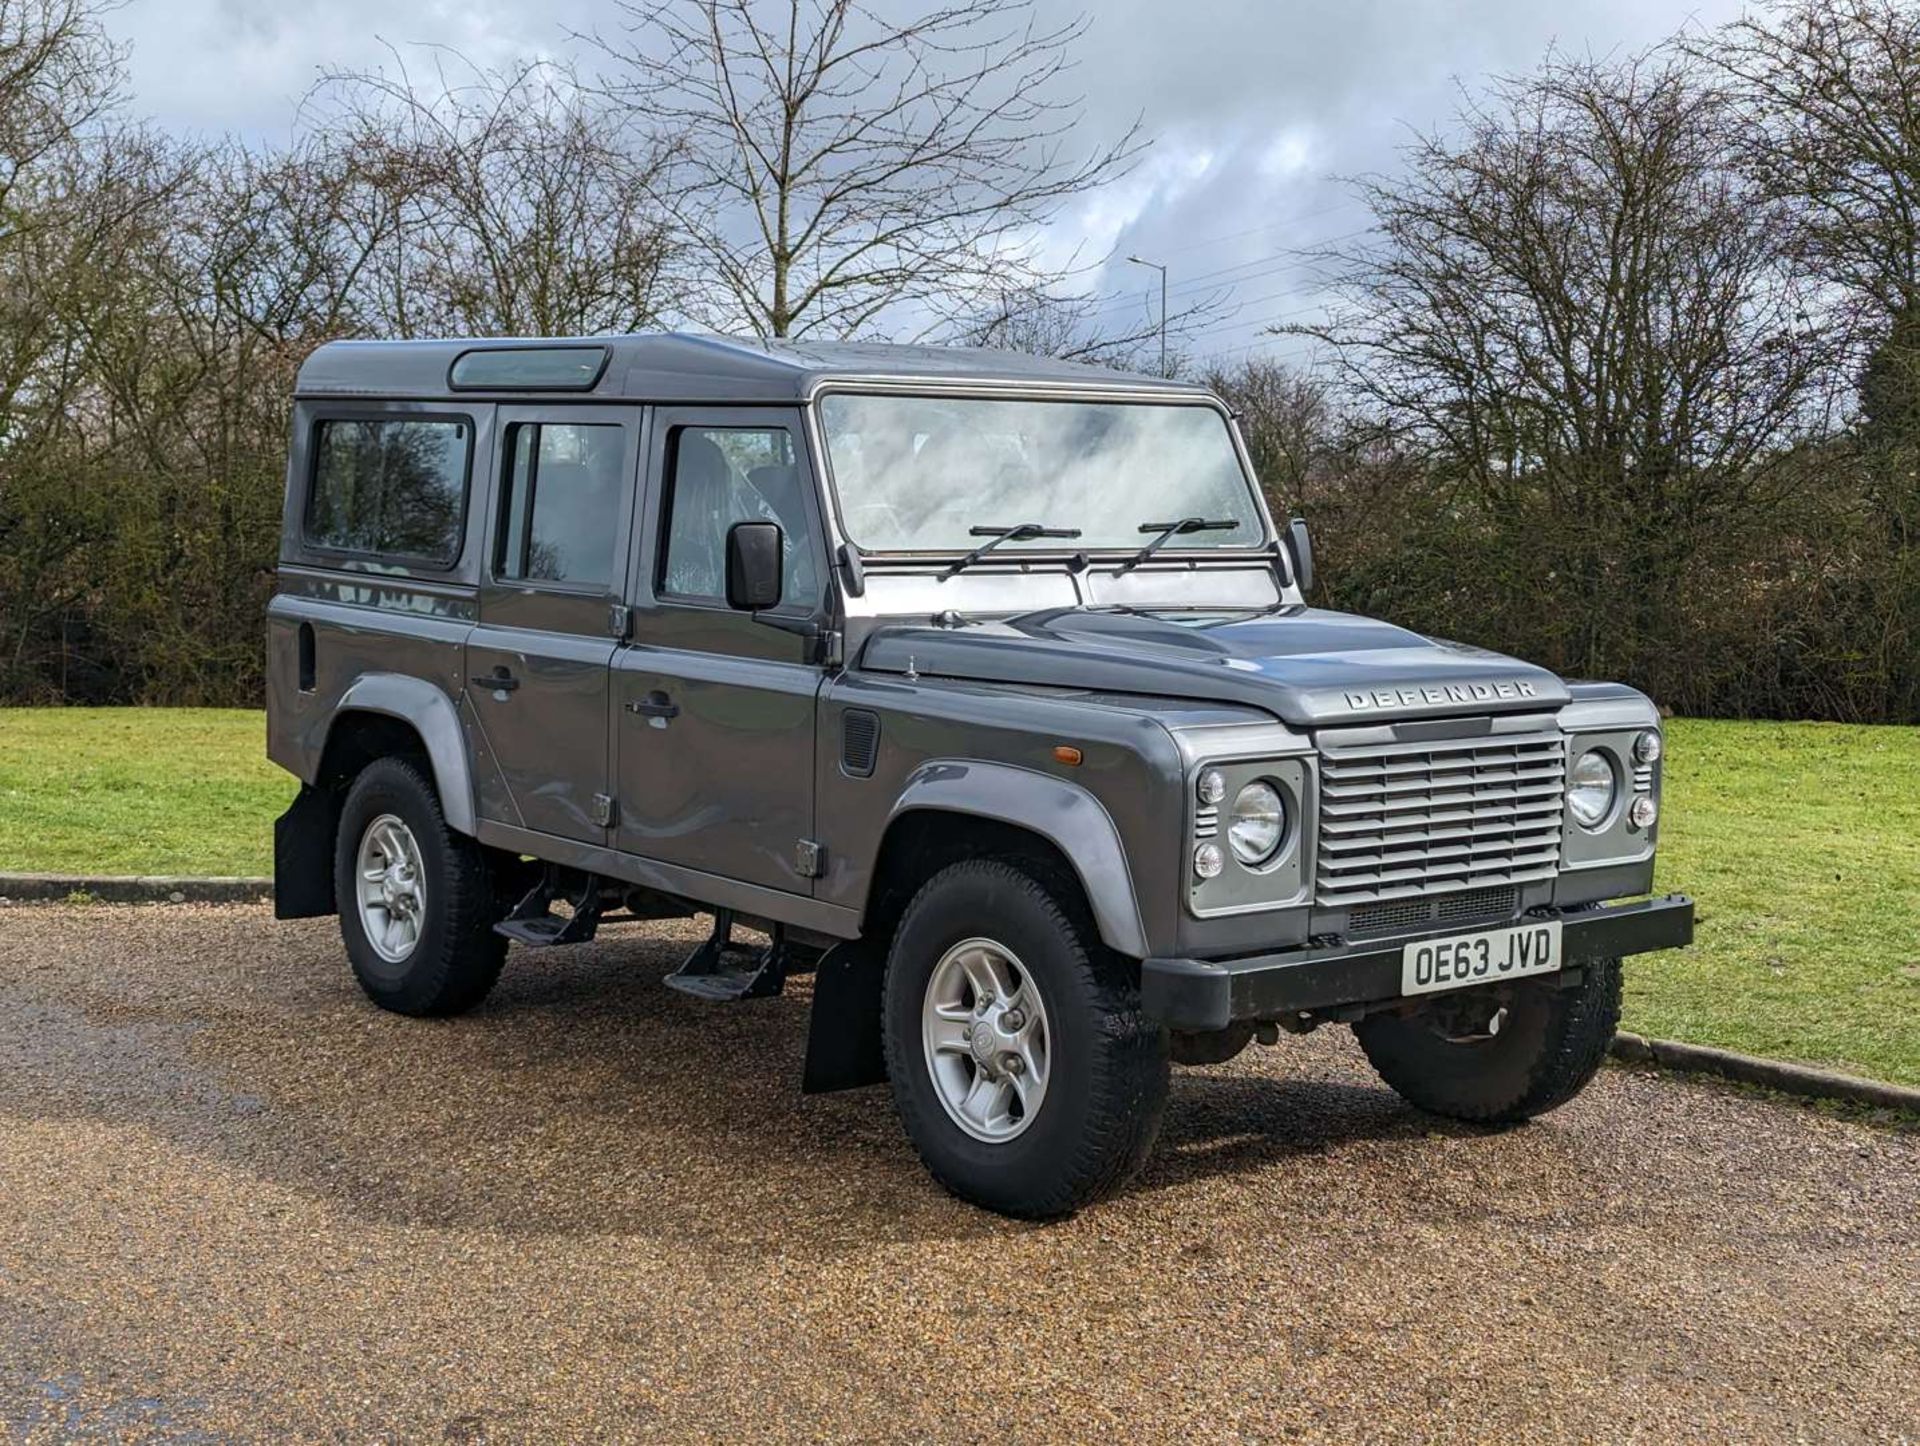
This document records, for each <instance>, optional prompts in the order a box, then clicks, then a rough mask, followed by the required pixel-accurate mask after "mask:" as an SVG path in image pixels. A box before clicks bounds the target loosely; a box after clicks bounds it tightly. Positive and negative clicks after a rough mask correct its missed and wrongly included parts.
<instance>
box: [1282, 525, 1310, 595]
mask: <svg viewBox="0 0 1920 1446" xmlns="http://www.w3.org/2000/svg"><path fill="white" fill-rule="evenodd" d="M1287 551H1288V552H1290V553H1292V554H1293V580H1294V581H1295V582H1296V583H1298V584H1299V585H1300V596H1301V597H1305V596H1306V595H1307V594H1308V593H1310V592H1312V591H1313V539H1312V538H1311V537H1309V536H1308V535H1307V519H1306V518H1304V517H1296V518H1294V519H1293V520H1292V521H1291V522H1289V523H1288V524H1287Z"/></svg>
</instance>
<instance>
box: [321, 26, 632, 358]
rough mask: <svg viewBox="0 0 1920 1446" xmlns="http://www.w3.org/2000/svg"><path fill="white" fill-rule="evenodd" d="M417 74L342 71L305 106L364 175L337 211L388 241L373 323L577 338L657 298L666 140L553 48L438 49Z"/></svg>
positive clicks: (375, 281)
mask: <svg viewBox="0 0 1920 1446" xmlns="http://www.w3.org/2000/svg"><path fill="white" fill-rule="evenodd" d="M436 61H437V64H436V65H435V67H434V72H433V76H432V78H431V81H430V83H427V84H416V83H415V81H414V79H413V77H412V76H411V75H410V74H409V72H408V70H407V67H406V66H405V64H404V63H403V62H402V61H401V58H400V57H399V56H398V55H397V54H396V55H395V56H394V59H393V66H392V73H391V74H389V73H385V72H376V71H364V72H339V73H335V74H332V75H329V76H327V77H326V78H325V79H324V80H323V81H322V82H321V84H320V86H319V87H318V88H317V89H316V90H315V92H314V93H313V94H312V95H311V96H309V98H308V114H309V116H310V117H311V118H313V119H314V120H315V121H316V122H318V123H319V125H320V129H321V130H322V131H323V132H324V133H325V134H327V135H328V136H330V137H331V138H332V141H331V148H332V150H333V153H334V154H336V155H339V154H346V155H351V156H352V157H353V160H354V167H353V175H354V177H355V179H356V180H357V181H358V182H359V184H360V187H361V188H363V189H362V190H361V192H360V193H359V194H357V195H347V194H343V195H341V196H340V197H339V198H338V199H339V200H340V201H342V202H350V203H352V204H351V206H350V207H349V208H348V210H346V211H343V213H342V214H341V216H340V218H339V219H341V220H348V219H349V217H351V222H352V224H353V225H354V226H355V227H356V229H357V230H358V231H359V232H360V233H361V234H362V235H366V236H374V237H377V238H378V241H379V244H378V246H377V247H376V248H375V250H374V252H373V254H372V255H371V256H370V257H369V258H368V265H367V267H366V269H365V271H364V273H363V275H362V276H361V277H360V278H359V284H360V285H361V286H362V287H364V288H365V289H367V290H369V291H370V292H372V293H373V294H374V295H375V296H376V297H377V305H376V308H375V310H376V313H377V324H378V326H379V328H380V330H382V331H384V332H387V333H390V334H398V335H403V336H406V335H422V334H427V333H433V332H443V333H444V332H469V333H475V334H485V335H516V334H517V335H536V336H538V335H545V336H570V335H583V334H590V333H597V332H619V331H636V330H639V329H641V328H643V327H646V326H648V325H650V324H653V323H654V322H655V320H656V318H657V317H658V315H659V312H660V309H661V273H662V266H663V263H664V261H665V258H666V255H667V247H668V237H667V225H666V217H665V216H664V214H663V213H662V212H661V210H660V208H659V206H658V204H657V201H656V196H657V194H658V192H659V189H660V185H659V182H660V175H659V172H660V167H661V162H662V154H661V150H660V148H659V147H658V146H657V145H656V143H655V142H654V141H653V140H652V139H651V138H650V137H649V136H648V135H646V134H644V133H643V132H642V131H641V129H640V128H639V127H637V126H636V125H635V124H634V122H633V117H632V116H631V115H630V114H628V113H627V112H625V111H624V110H622V109H618V108H615V107H613V106H611V105H609V104H608V103H607V102H605V101H604V100H602V99H600V98H598V97H596V96H594V95H592V94H590V93H588V92H587V91H586V90H584V89H583V88H582V87H581V86H580V84H579V83H578V81H577V79H576V78H575V76H574V75H573V74H572V72H571V71H569V70H567V69H566V68H565V67H563V66H560V65H557V64H555V63H553V62H548V61H536V62H528V63H525V64H522V65H519V66H517V67H515V68H513V69H510V70H507V71H504V72H500V71H487V70H481V69H478V68H476V67H474V66H472V65H470V64H468V63H467V62H465V61H463V60H461V59H459V58H458V57H450V56H447V55H445V54H444V53H438V52H437V53H436Z"/></svg>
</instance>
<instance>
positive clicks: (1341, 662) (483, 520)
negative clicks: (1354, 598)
mask: <svg viewBox="0 0 1920 1446" xmlns="http://www.w3.org/2000/svg"><path fill="white" fill-rule="evenodd" d="M1311 568H1312V560H1311V551H1310V548H1309V545H1308V542H1307V536H1306V531H1305V528H1304V527H1303V526H1302V525H1301V524H1300V523H1298V522H1295V523H1294V524H1292V525H1291V526H1290V527H1289V528H1288V529H1287V530H1286V531H1284V532H1282V531H1280V530H1277V529H1276V528H1275V526H1274V524H1273V523H1272V521H1271V519H1270V518H1269V516H1268V514H1267V511H1266V509H1265V507H1264V505H1263V503H1262V500H1261V494H1260V490H1259V488H1258V486H1257V484H1256V482H1255V479H1254V478H1253V475H1252V469H1251V467H1250V465H1249V463H1248V460H1247V457H1246V453H1245V449H1244V447H1243V446H1242V445H1241V443H1240V440H1239V437H1238V434H1237V432H1236V430H1235V428H1234V425H1233V421H1232V418H1231V416H1230V415H1229V413H1228V411H1227V409H1226V408H1225V407H1224V406H1223V405H1222V404H1221V403H1220V402H1219V401H1218V400H1217V399H1216V398H1214V397H1213V396H1211V395H1210V394H1208V393H1207V392H1206V391H1204V390H1202V389H1199V388H1195V387H1189V386H1183V385H1178V384H1173V383H1169V382H1165V381H1161V380H1157V379H1151V378H1142V377H1130V376H1122V375H1119V374H1114V373H1109V372H1106V371H1101V370H1096V369H1092V368H1084V367H1076V366H1069V365H1066V364H1062V363H1055V362H1049V361H1042V360H1036V359H1033V358H1028V357H1016V356H1006V355H997V354H991V353H983V352H969V351H957V350H945V349H932V348H906V347H880V346H855V345H839V346H818V347H809V346H795V345H774V344H766V345H762V344H747V343H738V342H732V341H727V340H722V339H715V338H699V337H688V336H671V335H662V336H632V337H614V338H606V339H597V340H581V341H511V342H494V341H449V342H396V343H339V344H334V345H330V346H326V347H323V348H321V349H320V350H319V351H318V352H316V353H315V355H314V356H313V358H312V359H311V360H310V361H309V362H308V363H307V365H306V367H305V368H304V369H303V370H302V373H301V376H300V381H299V390H298V396H297V400H296V404H295V417H294V430H293V440H292V457H291V463H290V466H289V471H288V488H287V505H286V521H285V530H284V537H283V545H282V551H281V565H280V586H279V592H278V595H277V596H276V598H275V599H274V601H273V604H272V606H271V608H270V610H269V645H268V646H269V699H268V705H269V730H268V731H269V744H268V748H269V752H270V754H271V756H272V757H273V758H274V759H275V761H277V762H278V763H280V764H281V765H282V766H284V767H285V768H287V769H288V770H290V771H291V772H293V773H294V774H296V775H297V776H298V777H299V779H300V780H301V782H302V784H303V785H304V786H303V787H302V789H301V791H300V794H299V797H298V799H297V800H296V802H295V804H294V805H293V807H292V808H291V809H290V810H289V811H288V813H287V814H286V815H285V816H284V817H283V818H282V819H281V820H280V822H279V825H278V827H277V829H276V835H275V845H276V859H275V871H276V881H275V882H276V899H277V905H278V911H279V912H280V914H281V915H282V916H283V917H296V916H303V915H314V914H328V913H334V912H338V913H339V914H340V916H341V926H342V932H343V935H344V938H345V942H346V946H347V951H348V954H349V956H350V958H351V960H352V963H353V966H354V970H355V973H356V975H357V976H358V977H359V979H360V982H361V983H362V985H363V986H364V987H365V988H366V989H367V991H368V993H369V994H371V995H372V996H373V998H374V999H375V1000H377V1001H378V1002H380V1003H381V1004H383V1005H385V1006H387V1007H389V1008H394V1009H398V1010H401V1011H404V1012H408V1013H421V1014H428V1013H450V1012H456V1011H458V1010H460V1009H463V1008H466V1007H468V1006H470V1005H472V1004H474V1003H476V1002H477V1001H478V1000H479V999H480V998H482V997H483V996H484V995H485V993H486V991H487V989H488V988H489V987H490V986H491V984H492V982H493V980H494V978H495V977H496V976H497V974H498V972H499V969H500V967H501V964H502V960H503V956H504V951H505V949H506V946H507V944H508V942H509V941H513V940H517V941H519V942H520V943H522V944H523V945H525V946H528V947H546V946H553V945H563V944H567V943H573V942H577V941H580V940H583V939H586V938H590V937H593V935H594V934H595V933H596V932H597V930H598V929H599V928H601V927H602V926H605V925H608V924H611V923H613V922H615V921H617V920H621V919H632V918H637V919H649V918H667V917H674V916H685V915H690V914H695V913H698V914H710V915H712V916H713V919H714V931H713V937H712V938H711V939H710V940H709V941H708V942H707V943H706V944H704V945H702V946H701V947H700V948H699V949H698V950H696V951H695V952H694V954H693V955H692V956H691V957H690V958H689V959H688V960H687V962H686V964H685V965H683V966H682V968H681V969H680V970H679V971H677V972H676V973H675V974H674V975H671V976H669V978H668V980H667V981H666V982H667V983H669V984H670V985H672V986H674V987H675V988H677V989H679V990H681V991H682V992H684V993H687V994H689V995H693V996H695V997H698V998H703V999H709V1000H715V1001H725V1000H734V999H743V998H753V997H757V996H761V995H765V994H770V993H774V992H777V991H778V990H779V988H780V986H781V984H782V982H783V980H784V979H785V977H786V976H787V975H788V974H789V973H792V972H795V971H797V970H801V969H806V968H814V969H817V971H818V978H817V981H816V984H815V989H814V1003H813V1023H812V1037H811V1039H810V1042H809V1050H808V1061H807V1086H808V1087H809V1088H814V1089H826V1088H837V1087H844V1086H850V1085H858V1084H866V1083H873V1082H879V1081H880V1080H882V1079H885V1080H887V1081H889V1082H890V1083H891V1085H892V1088H893V1092H894V1096H895V1099H896V1102H897V1104H898V1107H899V1109H900V1113H901V1116H902V1118H903V1121H904V1122H905V1124H906V1126H907V1128H908V1130H909V1132H910V1133H911V1134H912V1136H913V1139H914V1141H915V1144H916V1145H917V1146H918V1148H919V1149H920V1151H921V1154H922V1156H923V1158H924V1159H925V1160H926V1161H927V1163H928V1165H929V1166H930V1168H932V1170H933V1171H934V1173H935V1174H936V1175H937V1176H938V1177H939V1178H940V1179H941V1180H942V1182H943V1183H945V1184H946V1185H948V1186H949V1187H950V1188H952V1189H954V1190H955V1191H956V1192H958V1193H960V1194H962V1195H963V1196H965V1197H966V1198H969V1199H972V1200H975V1201H977V1202H979V1203H982V1204H985V1205H988V1206H990V1207H992V1208H997V1209H1001V1210H1006V1211H1010V1212H1013V1213H1019V1214H1029V1215H1045V1214H1054V1213H1059V1212H1061V1211H1065V1210H1070V1209H1073V1208H1075V1207H1076V1206H1078V1205H1080V1204H1082V1203H1084V1202H1086V1201H1088V1200H1090V1199H1093V1198H1095V1197H1097V1196H1098V1195H1100V1194H1102V1193H1104V1192H1106V1191H1109V1190H1111V1189H1113V1188H1115V1187H1116V1186H1117V1185H1119V1184H1120V1183H1121V1182H1122V1181H1124V1180H1125V1179H1126V1178H1127V1176H1128V1175H1129V1174H1130V1173H1131V1171H1132V1170H1133V1169H1135V1168H1136V1167H1137V1166H1138V1164H1139V1163H1140V1162H1141V1160H1142V1159H1144V1157H1145V1155H1146V1152H1147V1150H1148V1149H1149V1147H1150V1145H1151V1143H1152V1139H1153V1135H1154V1132H1155V1130H1156V1128H1157V1125H1158V1120H1159V1115H1160V1112H1161V1109H1162V1107H1163V1105H1164V1101H1165V1097H1166V1087H1167V1070H1168V1065H1169V1062H1170V1061H1172V1062H1185V1063H1200V1062H1207V1061H1214V1060H1221V1059H1225V1058H1227V1057H1229V1056H1230V1055H1231V1054H1233V1053H1234V1052H1236V1051H1237V1050H1238V1049H1240V1048H1241V1047H1243V1046H1244V1045H1245V1044H1246V1043H1248V1041H1249V1040H1251V1039H1252V1038H1254V1037H1256V1036H1257V1037H1260V1038H1262V1039H1265V1040H1268V1041H1271V1040H1272V1039H1274V1038H1276V1037H1277V1032H1278V1031H1279V1030H1283V1029H1284V1030H1289V1031H1296V1032H1297V1031H1303V1030H1306V1029H1310V1028H1313V1027H1316V1026H1318V1025H1320V1024H1323V1023H1329V1022H1338V1023H1346V1024H1350V1025H1352V1027H1353V1028H1354V1030H1355V1032H1356V1033H1357V1034H1358V1036H1359V1038H1360V1041H1361V1043H1362V1044H1363V1046H1364V1047H1365V1048H1366V1051H1367V1053H1368V1055H1369V1057H1370V1058H1371V1059H1372V1060H1373V1062H1374V1063H1375V1065H1376V1067H1378V1068H1379V1070H1380V1072H1381V1073H1382V1075H1383V1077H1384V1078H1385V1079H1386V1080H1387V1081H1388V1083H1390V1084H1391V1085H1392V1086H1393V1087H1394V1088H1396V1089H1398V1090H1399V1091H1400V1092H1401V1093H1402V1094H1404V1095H1405V1096H1407V1097H1408V1098H1409V1099H1410V1100H1412V1101H1413V1102H1414V1103H1416V1104H1418V1105H1420V1106H1422V1107H1424V1108H1427V1109H1430V1110H1435V1111H1438V1112H1441V1113H1445V1114H1450V1115H1454V1116H1458V1117H1462V1118H1469V1119H1475V1120H1481V1121H1485V1122H1488V1123H1497V1122H1504V1121H1514V1120H1520V1119H1524V1118H1528V1117H1530V1116H1532V1115H1534V1114H1537V1113H1539V1112H1540V1111H1542V1110H1545V1109H1549V1108H1551V1107H1552V1106H1553V1105H1555V1104H1558V1103H1560V1102H1561V1101H1563V1100H1564V1099H1566V1098H1568V1097H1570V1096H1571V1095H1572V1094H1573V1093H1574V1092H1575V1091H1577V1090H1578V1089H1579V1088H1580V1087H1581V1086H1582V1085H1583V1084H1584V1083H1585V1082H1586V1080H1587V1079H1588V1078H1589V1077H1590V1075H1591V1074H1592V1072H1593V1070H1594V1069H1595V1068H1596V1067H1597V1065H1598V1063H1599V1061H1600V1058H1601V1056H1602V1054H1603V1052H1604V1050H1605V1047H1606V1043H1607V1040H1608V1038H1609V1037H1610V1035H1611V1033H1612V1030H1613V1027H1614V1024H1615V1022H1616V1020H1617V1017H1618V1008H1619V988H1620V960H1621V958H1622V957H1623V956H1625V955H1627V954H1631V953H1636V952H1640V951H1644V950H1648V949H1653V948H1662V947H1669V946H1673V945H1678V944H1683V943H1685V942H1686V941H1687V940H1688V939H1689V938H1690V937H1691V929H1692V906H1691V905H1690V904H1689V903H1688V902H1687V901H1686V900H1684V899H1677V898H1669V899H1659V900H1654V899H1648V898H1645V897H1643V896H1645V895H1647V894H1648V893H1649V891H1650V890H1651V888H1652V880H1653V859H1654V847H1655V842H1656V839H1657V834H1658V829H1659V822H1658V820H1659V808H1660V768H1661V764H1660V754H1661V734H1660V726H1659V717H1658V715H1657V713H1656V711H1655V709H1654V708H1653V706H1652V705H1651V704H1650V703H1649V702H1648V701H1647V699H1645V698H1644V697H1642V696H1641V695H1640V694H1638V693H1636V692H1634V691H1632V690H1631V689H1629V688H1625V687H1622V686H1619V685H1615V684H1602V683H1569V682H1565V681H1563V680H1561V679H1560V678H1558V677H1555V676H1554V675H1552V674H1551V673H1548V672H1546V671H1544V670H1542V669H1540V668H1536V667H1533V666H1530V665H1528V664H1525V663H1522V662H1519V661H1516V660H1514V659H1511V658H1505V657H1501V656H1498V655H1496V654H1492V653H1488V652H1483V651H1480V650H1478V649H1475V648H1471V647H1465V646H1461V645H1459V644H1455V643H1446V642H1439V641H1435V640H1432V639H1429V638H1425V637H1421V636H1418V635H1416V634H1414V633H1411V632H1408V631H1406V630H1404V629H1401V628H1398V627H1395V626H1392V625H1390V624H1388V623H1383V622H1376V621H1373V620H1371V619H1367V618H1360V617H1353V616H1348V615H1344V614H1339V613H1332V612H1326V611H1321V610H1317V609H1314V608H1311V607H1309V606H1307V604H1306V601H1305V594H1306V590H1307V588H1308V587H1309V586H1310V585H1311ZM1621 900H1628V901H1630V902H1615V901H1621ZM736 925H743V926H747V927H750V928H753V929H755V930H758V931H760V932H761V933H763V934H765V935H766V937H767V942H766V943H765V945H764V946H763V947H758V948H755V949H751V950H749V949H746V948H744V947H742V946H740V945H738V944H736V942H735V941H734V939H733V930H734V928H735V926H736Z"/></svg>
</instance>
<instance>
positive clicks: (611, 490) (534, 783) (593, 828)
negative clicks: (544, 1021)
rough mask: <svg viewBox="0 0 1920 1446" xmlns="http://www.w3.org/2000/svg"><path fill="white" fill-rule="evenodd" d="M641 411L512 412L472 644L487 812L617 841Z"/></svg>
mask: <svg viewBox="0 0 1920 1446" xmlns="http://www.w3.org/2000/svg"><path fill="white" fill-rule="evenodd" d="M640 419H641V409H640V408H638V407H568V406H553V407H501V408H500V409H499V419H498V424H497V425H498V426H499V428H500V431H499V434H498V435H499V444H498V445H497V446H496V447H495V448H494V457H495V460H496V464H497V466H498V468H499V473H498V476H497V477H496V478H495V482H494V492H493V496H494V501H495V506H494V509H493V517H492V519H491V523H490V526H489V528H488V534H487V557H486V568H485V571H484V573H483V581H482V585H481V592H480V625H479V626H478V627H477V628H475V629H474V630H473V631H472V632H471V633H469V634H468V635H467V662H466V672H467V679H466V685H467V698H468V701H469V704H470V706H469V708H468V710H467V714H466V716H467V718H468V720H469V723H468V727H469V728H470V730H471V731H472V733H473V743H474V757H475V763H476V765H477V767H476V770H475V774H476V777H477V778H478V779H479V780H480V787H479V790H478V791H479V809H480V816H481V817H482V818H485V819H489V820H492V821H494V822H496V823H505V824H510V825H512V826H514V827H516V828H524V829H529V830H532V831H533V832H535V833H543V834H557V835H559V836H561V837H563V838H570V839H581V840H584V841H587V842H590V843H596V844H601V843H605V842H606V841H607V839H608V837H609V817H608V810H609V808H610V806H611V805H610V803H609V796H610V794H611V793H612V788H611V781H610V775H611V771H612V770H611V760H610V757H609V753H608V746H607V740H608V707H609V683H608V674H607V669H608V665H609V663H610V662H611V661H612V659H613V651H614V648H615V647H616V646H617V642H618V640H617V638H616V637H615V631H616V629H615V627H614V626H613V617H614V608H615V606H616V605H617V604H618V603H619V602H620V601H621V589H622V587H623V584H624V580H625V577H626V572H627V557H628V548H627V539H628V536H629V535H630V533H631V532H632V518H633V510H634V496H635V491H636V485H635V484H636V479H637V476H638V469H639V458H640V431H641V427H640Z"/></svg>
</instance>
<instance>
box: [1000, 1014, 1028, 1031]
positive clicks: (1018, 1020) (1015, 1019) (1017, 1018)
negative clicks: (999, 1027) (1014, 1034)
mask: <svg viewBox="0 0 1920 1446" xmlns="http://www.w3.org/2000/svg"><path fill="white" fill-rule="evenodd" d="M1000 1022H1001V1023H1002V1024H1004V1025H1005V1026H1006V1027H1007V1028H1008V1029H1009V1030H1015V1029H1025V1028H1026V1027H1027V1017H1026V1015H1024V1014H1022V1013H1021V1012H1020V1011H1019V1010H1017V1009H1009V1010H1008V1011H1007V1013H1006V1017H1005V1018H1003V1019H1002V1020H1001V1021H1000Z"/></svg>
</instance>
